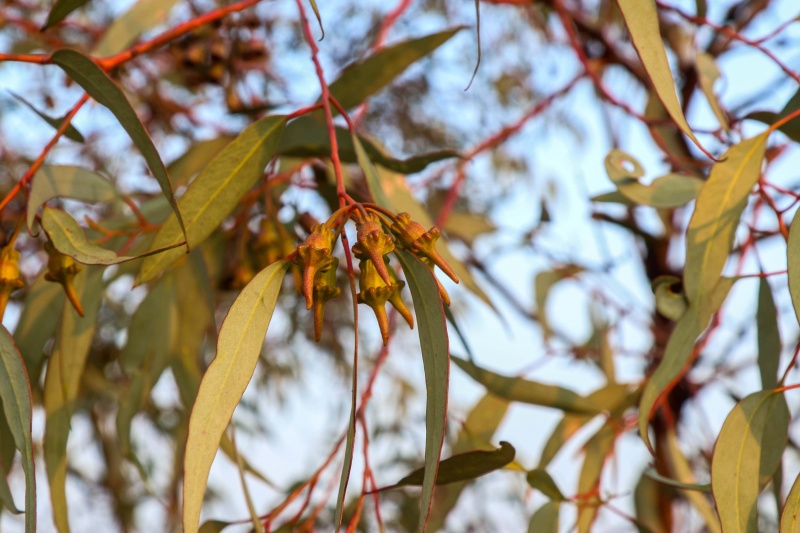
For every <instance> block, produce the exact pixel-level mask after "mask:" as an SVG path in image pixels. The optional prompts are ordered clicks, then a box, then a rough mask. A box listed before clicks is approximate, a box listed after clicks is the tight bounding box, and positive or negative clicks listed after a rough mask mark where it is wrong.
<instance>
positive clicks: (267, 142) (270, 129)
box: [136, 116, 286, 285]
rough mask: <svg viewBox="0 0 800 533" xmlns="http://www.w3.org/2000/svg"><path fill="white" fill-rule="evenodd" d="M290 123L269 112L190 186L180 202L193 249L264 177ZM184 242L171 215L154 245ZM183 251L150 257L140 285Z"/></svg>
mask: <svg viewBox="0 0 800 533" xmlns="http://www.w3.org/2000/svg"><path fill="white" fill-rule="evenodd" d="M285 123H286V118H285V117H282V116H269V117H265V118H263V119H261V120H259V121H258V122H254V123H253V124H251V125H250V126H248V127H246V128H245V129H244V130H242V132H241V133H240V134H239V135H238V136H237V137H236V139H234V140H233V141H231V142H230V144H228V145H227V146H226V147H225V148H223V149H222V151H221V152H220V153H219V154H218V155H217V156H216V157H215V158H214V159H213V160H212V161H211V162H210V163H209V164H208V165H207V166H206V167H205V168H203V170H202V171H201V172H200V175H199V176H197V178H195V180H194V181H193V182H192V183H191V184H189V187H188V188H187V189H186V193H184V195H183V196H181V198H180V201H179V202H178V203H179V205H180V209H181V212H182V213H183V216H184V219H185V221H186V238H187V240H188V243H189V246H190V248H193V247H195V246H197V245H199V244H200V243H202V242H203V241H204V240H205V239H207V238H208V236H209V235H211V233H212V232H213V231H214V230H215V229H216V228H217V226H219V225H220V224H221V223H222V221H223V220H225V218H226V217H227V216H228V215H229V214H230V212H231V211H233V209H234V208H235V207H236V205H237V204H238V202H239V199H240V198H241V197H242V196H243V195H244V194H245V193H246V192H247V191H249V190H250V189H251V188H252V187H253V186H254V185H255V184H256V183H257V182H258V180H259V179H260V178H261V177H262V176H263V173H264V168H266V166H267V164H268V163H269V162H270V160H272V157H273V155H274V154H275V149H276V147H277V145H278V142H279V140H280V136H281V133H282V132H283V127H284V124H285ZM182 240H183V236H182V235H181V231H180V227H179V224H178V222H177V219H176V218H175V217H174V216H172V215H171V216H170V217H169V218H168V219H167V221H166V222H165V223H164V225H163V226H162V227H161V229H160V230H159V231H158V234H156V237H155V239H154V240H153V244H152V245H151V248H150V249H151V250H157V249H163V248H166V247H168V246H174V245H176V244H180V242H181V241H182ZM183 255H185V252H184V250H182V249H180V248H176V249H174V250H170V251H168V252H164V253H160V254H158V255H154V256H152V257H149V258H147V259H145V260H144V261H143V262H142V268H141V270H140V271H139V275H138V277H137V279H136V283H137V285H139V284H142V283H146V282H148V281H150V280H152V279H154V278H155V277H156V276H158V274H160V273H161V272H162V271H163V270H164V269H165V268H167V267H168V266H170V265H171V264H172V263H174V262H175V261H177V260H178V259H179V258H180V257H182V256H183Z"/></svg>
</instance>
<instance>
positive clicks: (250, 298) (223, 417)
mask: <svg viewBox="0 0 800 533" xmlns="http://www.w3.org/2000/svg"><path fill="white" fill-rule="evenodd" d="M288 267H289V263H288V262H286V261H278V262H277V263H273V264H272V265H270V266H269V267H267V268H266V269H264V270H262V271H261V272H259V273H258V275H256V277H254V278H253V279H252V281H250V283H248V284H247V286H246V287H245V288H244V289H243V290H242V292H241V293H240V294H239V296H238V297H237V298H236V301H234V302H233V305H232V306H231V308H230V310H229V311H228V315H227V316H226V317H225V320H224V321H223V323H222V328H221V329H220V332H219V339H218V341H217V355H216V357H215V358H214V360H213V361H212V362H211V365H209V367H208V370H206V373H205V375H204V376H203V380H202V381H201V383H200V389H199V391H198V393H197V399H196V400H195V403H194V406H193V407H192V415H191V418H190V419H189V436H188V438H187V441H186V456H185V458H184V474H183V487H184V490H183V530H184V531H186V532H193V531H198V528H199V525H200V508H201V506H202V503H203V496H204V494H205V489H206V483H207V482H208V473H209V471H210V469H211V463H212V461H213V460H214V456H215V455H216V453H217V449H218V448H219V441H220V437H222V433H223V432H224V431H225V428H226V427H227V425H228V422H229V421H230V419H231V416H232V415H233V411H234V409H235V408H236V405H237V404H238V403H239V400H240V399H241V397H242V394H244V390H245V388H247V384H248V383H249V382H250V378H251V377H252V375H253V372H254V371H255V368H256V363H257V362H258V356H259V354H260V353H261V346H262V345H263V343H264V337H265V335H266V333H267V328H268V327H269V322H270V320H271V318H272V314H273V312H274V311H275V304H276V303H277V301H278V294H279V292H280V289H281V284H282V282H283V277H284V275H285V274H286V270H287V269H288Z"/></svg>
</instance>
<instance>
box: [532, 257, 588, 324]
mask: <svg viewBox="0 0 800 533" xmlns="http://www.w3.org/2000/svg"><path fill="white" fill-rule="evenodd" d="M581 272H583V268H581V267H580V266H577V265H566V266H563V267H561V268H557V269H555V270H546V271H544V272H539V273H538V274H536V277H535V278H534V281H533V287H534V289H533V292H534V297H535V300H536V310H537V311H538V312H539V324H541V325H542V333H543V334H544V338H545V340H548V339H550V337H551V336H552V334H553V330H552V328H551V327H550V322H549V321H548V320H547V313H546V311H545V309H546V306H547V297H548V296H549V295H550V290H551V289H552V288H553V287H554V286H555V285H556V284H557V283H558V282H560V281H563V280H565V279H570V278H573V277H574V276H575V275H577V274H580V273H581Z"/></svg>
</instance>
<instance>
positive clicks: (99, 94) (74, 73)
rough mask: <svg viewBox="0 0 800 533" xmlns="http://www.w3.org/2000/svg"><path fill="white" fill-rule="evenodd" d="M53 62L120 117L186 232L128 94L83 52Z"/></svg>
mask: <svg viewBox="0 0 800 533" xmlns="http://www.w3.org/2000/svg"><path fill="white" fill-rule="evenodd" d="M50 59H51V61H52V62H53V63H54V64H56V65H58V66H59V67H61V68H62V69H63V70H64V72H66V73H67V75H68V76H69V77H70V78H72V79H73V80H74V81H75V82H76V83H77V84H78V85H80V86H81V87H83V89H84V90H85V91H86V92H87V93H89V96H91V97H92V98H94V99H95V100H96V101H97V102H98V103H100V104H102V105H104V106H106V107H107V108H108V109H109V110H110V111H111V112H112V113H113V114H114V116H115V117H117V120H118V121H119V123H120V124H121V125H122V127H123V128H124V129H125V131H126V132H127V133H128V136H130V138H131V140H132V141H133V144H135V145H136V147H137V148H138V149H139V151H140V152H141V153H142V156H144V159H145V161H147V166H148V167H149V168H150V171H151V172H152V173H153V176H154V177H155V178H156V181H158V184H159V186H160V187H161V191H162V192H163V193H164V196H165V197H166V198H167V201H169V204H170V206H171V207H172V210H173V212H174V213H175V216H176V217H177V220H178V225H179V226H180V228H181V232H182V233H186V232H185V230H184V229H183V219H182V218H181V213H180V211H178V204H177V202H176V201H175V195H174V194H173V192H172V185H171V184H170V181H169V174H167V169H166V168H165V167H164V162H163V161H161V156H160V155H159V154H158V150H156V147H155V145H154V144H153V140H152V139H151V138H150V135H149V134H148V133H147V130H146V129H145V127H144V126H143V125H142V123H141V122H140V121H139V117H137V116H136V112H135V111H134V110H133V107H131V104H130V102H128V99H127V98H126V97H125V93H123V92H122V90H121V89H120V88H119V87H118V86H117V84H116V83H114V81H113V80H112V79H111V78H109V77H108V74H106V73H105V72H104V71H103V69H101V68H100V67H99V66H98V65H97V63H95V62H94V61H92V60H91V59H90V58H89V57H87V56H85V55H83V54H81V53H80V52H77V51H75V50H69V49H62V50H56V51H55V52H53V54H52V55H51V56H50Z"/></svg>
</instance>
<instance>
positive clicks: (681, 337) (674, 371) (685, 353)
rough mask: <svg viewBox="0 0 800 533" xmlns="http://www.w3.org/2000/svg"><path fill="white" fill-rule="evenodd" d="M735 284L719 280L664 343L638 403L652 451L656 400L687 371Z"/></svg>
mask: <svg viewBox="0 0 800 533" xmlns="http://www.w3.org/2000/svg"><path fill="white" fill-rule="evenodd" d="M735 281H736V278H722V280H721V281H720V282H719V284H718V285H717V286H716V287H715V289H714V292H713V293H712V294H711V296H710V297H709V298H706V299H704V300H701V301H700V302H698V303H690V305H689V307H688V309H687V310H686V312H685V313H684V314H683V316H681V318H680V320H678V323H677V324H676V325H675V329H674V330H673V331H672V334H671V335H670V337H669V341H667V346H666V348H665V350H664V357H663V358H662V359H661V362H660V363H659V365H658V368H656V370H655V372H653V375H652V376H650V379H649V380H648V381H647V384H646V385H645V387H644V391H643V392H642V399H641V402H640V403H639V434H640V435H641V437H642V440H644V442H645V444H646V445H647V447H648V448H652V446H651V444H650V436H649V435H648V433H647V426H648V424H649V422H650V415H651V413H652V411H653V409H654V407H655V406H656V404H657V402H658V400H659V398H660V397H661V396H662V395H664V394H666V393H668V392H669V390H670V389H668V387H670V388H671V386H672V385H674V383H675V382H676V381H677V379H678V378H679V377H680V376H681V375H682V374H683V372H684V371H685V370H686V367H687V365H688V364H689V363H690V361H691V359H692V352H693V350H694V343H695V341H696V340H697V337H699V336H700V334H701V333H702V332H703V331H705V329H706V327H708V323H709V321H710V320H711V317H712V316H713V315H714V313H716V312H717V310H719V308H720V307H721V306H722V302H724V301H725V298H726V297H727V296H728V291H729V290H730V288H731V286H733V283H734V282H735Z"/></svg>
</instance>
